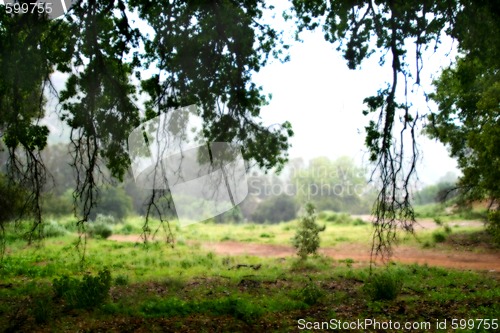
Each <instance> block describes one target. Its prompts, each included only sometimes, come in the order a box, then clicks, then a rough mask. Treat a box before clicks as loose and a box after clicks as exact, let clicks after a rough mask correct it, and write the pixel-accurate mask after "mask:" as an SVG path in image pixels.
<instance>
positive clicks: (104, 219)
mask: <svg viewBox="0 0 500 333" xmlns="http://www.w3.org/2000/svg"><path fill="white" fill-rule="evenodd" d="M118 222H119V221H118V220H117V219H115V217H114V216H113V215H105V214H97V216H96V218H95V220H94V223H102V224H107V225H112V224H117V223H118Z"/></svg>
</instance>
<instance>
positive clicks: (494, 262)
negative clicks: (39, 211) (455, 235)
mask: <svg viewBox="0 0 500 333" xmlns="http://www.w3.org/2000/svg"><path fill="white" fill-rule="evenodd" d="M108 239H110V240H115V241H121V242H141V241H142V239H141V237H140V236H139V235H113V236H111V237H110V238H108ZM188 243H191V244H194V243H195V242H188ZM199 244H200V245H201V247H202V248H204V249H206V250H208V251H213V252H214V253H216V254H220V255H231V256H238V255H252V256H260V257H279V258H283V257H290V256H294V255H295V250H294V248H292V247H291V246H286V245H274V244H258V243H243V242H236V241H225V242H200V243H199ZM370 249H371V248H370V244H352V243H345V244H339V245H337V246H334V247H328V248H322V249H320V253H322V254H324V255H327V256H329V257H331V258H333V259H336V260H343V259H352V260H354V261H355V262H357V263H359V264H363V263H366V264H368V263H369V262H370ZM393 260H394V261H396V262H401V263H405V264H414V263H416V264H428V265H430V266H440V267H448V268H457V269H470V270H488V271H495V272H500V252H498V251H491V252H487V253H474V252H470V251H463V250H454V251H452V250H442V249H421V248H417V247H413V246H398V247H396V248H395V249H394V257H393Z"/></svg>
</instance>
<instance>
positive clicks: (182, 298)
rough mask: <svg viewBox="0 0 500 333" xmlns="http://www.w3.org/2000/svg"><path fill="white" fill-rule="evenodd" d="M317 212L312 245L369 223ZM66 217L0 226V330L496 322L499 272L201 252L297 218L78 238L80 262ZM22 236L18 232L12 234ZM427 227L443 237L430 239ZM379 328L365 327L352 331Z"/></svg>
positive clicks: (417, 242)
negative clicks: (47, 226)
mask: <svg viewBox="0 0 500 333" xmlns="http://www.w3.org/2000/svg"><path fill="white" fill-rule="evenodd" d="M320 217H321V218H322V219H321V220H320V221H319V223H320V224H326V226H327V228H326V231H325V232H323V233H322V234H321V239H322V242H321V246H322V247H332V246H339V245H342V244H351V245H352V244H357V243H359V244H365V243H366V242H369V241H370V240H371V231H372V226H371V224H369V223H366V222H363V221H362V220H360V219H356V218H350V217H349V216H345V215H342V216H340V215H339V216H336V217H332V216H330V215H328V214H326V215H323V216H320ZM72 222H74V221H73V219H72V218H64V219H59V220H57V221H53V222H52V224H53V225H52V227H51V228H53V229H54V230H55V229H57V228H58V227H60V228H61V230H62V231H61V232H60V233H57V232H53V234H52V236H53V237H49V238H46V239H45V240H44V241H42V242H41V243H37V244H33V245H31V246H28V245H27V244H26V242H25V241H24V240H22V239H20V238H21V237H19V236H15V235H16V234H15V233H13V232H12V230H7V233H8V234H7V248H6V255H5V258H4V259H3V261H2V264H1V268H0V281H1V282H0V330H2V331H10V332H14V331H23V332H31V331H41V332H65V331H67V332H74V331H85V332H103V331H114V332H150V331H157V332H163V331H176V332H180V331H182V332H215V331H226V332H240V331H241V332H264V331H266V332H267V331H276V332H289V331H302V329H303V330H304V331H307V328H309V329H311V330H312V329H313V328H314V322H317V323H318V324H317V325H322V324H321V322H328V324H331V326H329V328H332V329H333V328H335V327H337V328H338V325H341V324H339V321H344V322H350V321H356V320H358V319H359V320H362V321H363V323H364V320H365V319H368V320H372V323H373V322H374V321H375V322H378V323H379V325H384V324H385V325H387V323H388V322H389V321H392V323H395V322H398V323H400V325H404V324H405V323H410V324H411V325H420V328H421V329H416V330H415V331H422V332H423V331H436V330H437V324H436V323H437V322H440V323H441V324H442V323H444V320H445V319H446V320H447V321H446V325H447V327H446V329H445V330H442V331H456V332H468V331H471V332H487V331H496V330H494V329H493V328H494V323H497V321H498V320H499V319H500V302H499V300H500V286H499V278H500V276H499V275H498V272H489V271H464V270H454V269H444V268H440V267H432V266H427V265H416V264H408V265H403V264H398V263H392V264H390V265H389V266H388V267H385V266H382V265H378V266H376V267H375V268H374V271H373V274H372V275H370V272H369V267H368V266H367V265H356V262H355V260H350V259H349V258H345V259H333V258H331V257H328V256H325V255H319V256H315V257H311V258H309V259H307V260H306V261H301V260H299V259H298V257H296V256H285V257H273V256H249V255H220V254H217V253H215V252H212V251H209V250H207V249H206V248H204V247H203V244H204V242H216V243H219V242H220V243H224V242H227V241H231V242H242V243H258V244H275V245H280V246H281V245H283V246H284V245H289V244H290V238H291V237H292V236H293V234H294V232H295V229H296V226H297V222H296V221H295V222H288V223H281V224H277V225H256V224H238V225H236V224H234V225H220V224H213V223H200V224H194V225H191V226H188V227H185V228H179V227H177V226H175V225H173V226H172V228H173V230H174V232H175V234H176V238H177V243H176V246H175V247H174V248H172V247H171V246H170V245H168V244H166V243H165V242H163V241H159V242H151V243H149V244H148V246H145V245H144V244H142V243H139V242H117V241H112V240H105V239H89V240H88V243H87V247H86V261H85V263H84V264H83V266H82V262H81V261H80V253H79V252H78V251H77V250H76V248H75V244H76V242H77V240H78V237H77V234H76V233H75V229H74V227H73V224H72ZM141 223H142V220H141V219H140V218H137V217H136V218H130V219H128V220H127V221H125V223H120V224H115V225H113V226H112V228H113V232H114V235H116V234H124V235H125V234H128V235H137V234H138V233H140V232H141V231H142V229H141ZM56 225H57V226H56ZM156 227H158V225H155V224H154V223H153V224H152V225H151V228H152V229H153V230H154V229H155V228H156ZM480 230H481V228H480V227H458V228H453V227H452V228H451V231H449V230H448V229H445V226H439V227H438V228H437V229H433V230H428V231H419V232H418V233H417V238H414V237H406V238H404V240H403V244H405V245H406V246H409V247H412V246H413V247H415V248H422V247H426V246H427V247H430V248H431V249H432V251H444V250H447V249H448V250H449V249H453V248H454V247H456V246H457V244H456V243H450V242H448V240H451V239H458V238H460V237H458V236H461V237H462V238H464V239H468V240H470V239H471V237H472V236H471V235H477V234H480ZM22 232H23V229H22V226H21V227H20V230H18V233H17V234H22ZM436 232H442V233H443V234H444V238H445V239H444V240H442V239H440V238H439V237H436V236H434V235H435V234H436ZM464 235H465V236H464ZM467 235H468V236H467ZM469 236H471V237H469ZM157 238H158V239H160V240H161V239H162V237H161V235H159V236H158V237H157ZM472 238H473V237H472ZM479 248H480V247H479ZM462 250H463V251H468V252H470V251H469V250H470V249H467V248H465V249H461V251H462ZM478 251H479V253H477V255H478V256H480V255H482V254H481V250H478ZM484 251H489V252H493V253H498V252H495V251H497V250H496V249H487V250H484ZM490 254H491V253H490ZM104 269H107V271H104ZM106 272H109V273H110V276H108V275H107V273H106ZM99 274H100V275H99ZM64 276H66V278H64ZM107 287H109V291H108V289H107ZM101 296H102V297H101ZM453 319H458V320H460V319H462V320H469V319H488V320H489V321H482V322H479V321H476V322H472V321H462V322H460V321H453ZM452 322H453V323H455V324H456V327H453V328H457V329H456V330H452V326H451V325H452ZM427 323H428V324H427ZM323 325H326V324H323ZM335 325H337V326H335ZM425 325H430V326H429V327H425ZM479 325H482V326H481V327H478V326H479ZM497 325H498V323H497ZM488 326H489V329H487V327H488ZM322 327H323V328H326V326H322ZM415 327H416V326H415ZM357 328H359V327H357ZM386 328H387V327H385V328H384V327H383V326H373V325H371V326H364V327H361V328H360V329H359V330H353V331H388V330H387V329H386ZM393 328H394V327H393ZM402 330H403V329H394V331H402ZM339 331H342V330H339Z"/></svg>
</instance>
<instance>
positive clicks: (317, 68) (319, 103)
mask: <svg viewBox="0 0 500 333" xmlns="http://www.w3.org/2000/svg"><path fill="white" fill-rule="evenodd" d="M275 20H276V21H280V22H279V24H280V25H281V24H283V25H285V26H286V24H285V23H283V22H282V20H281V19H280V18H279V17H278V15H277V16H276V18H275ZM290 30H291V28H290V27H288V28H285V31H290ZM300 37H301V39H302V41H303V43H299V42H294V41H292V42H291V48H290V50H289V51H290V52H289V54H290V57H291V60H290V61H289V62H287V63H284V64H282V63H280V62H279V61H274V62H272V63H271V64H268V65H267V66H266V67H265V68H263V69H262V70H261V71H260V72H259V73H257V74H256V75H254V79H255V82H256V83H258V84H259V85H262V86H263V88H264V91H265V92H266V93H271V94H272V100H271V102H270V104H269V105H268V106H266V107H264V108H263V110H262V113H261V115H262V118H263V120H264V122H265V123H266V124H273V123H282V122H283V121H285V120H288V121H290V122H291V124H292V127H293V130H294V132H295V135H294V137H293V138H292V139H291V143H292V148H291V149H290V151H289V153H290V158H296V157H302V158H304V159H305V160H309V159H311V158H314V157H318V156H326V157H329V158H331V159H336V158H338V157H340V156H344V155H346V156H351V157H353V158H355V160H356V161H357V162H358V163H360V164H365V165H366V161H367V160H368V154H367V153H366V152H367V149H366V148H365V146H364V137H365V136H364V135H365V134H364V127H365V126H366V125H367V124H368V120H369V118H367V117H365V116H363V114H362V110H364V109H365V106H364V104H363V99H364V98H365V97H368V96H372V95H375V93H376V92H377V90H378V89H380V88H383V87H385V83H386V82H388V81H390V80H391V79H392V69H391V67H390V65H391V64H390V56H388V57H387V61H386V64H385V66H384V67H381V66H380V65H379V63H378V60H379V55H378V54H374V55H372V57H371V58H370V59H368V61H365V62H364V63H362V66H361V69H359V70H349V69H348V67H347V62H346V60H345V59H344V58H343V57H342V54H341V52H340V51H337V50H336V46H337V45H333V44H331V43H328V42H326V41H325V40H324V37H323V33H322V31H321V30H320V29H318V30H317V31H314V32H311V31H306V32H303V33H302V34H301V35H300ZM450 50H451V51H452V52H451V55H448V54H447V53H450ZM410 52H414V49H413V50H412V51H410ZM455 55H456V51H455V48H454V46H453V43H452V41H451V40H450V39H447V38H443V44H442V45H441V46H440V48H439V50H438V52H437V53H434V52H431V51H429V52H426V53H425V54H424V68H423V70H422V72H421V76H422V77H421V81H422V86H421V87H415V89H416V90H417V91H416V94H415V96H413V97H412V99H411V100H410V102H411V103H413V104H414V105H415V106H416V107H418V110H419V113H420V114H423V113H428V112H429V109H428V107H429V106H428V105H427V103H426V102H425V99H424V97H423V94H422V92H423V91H426V92H427V93H428V92H430V91H432V86H431V81H432V77H433V76H437V75H438V74H439V73H440V68H442V67H447V66H448V65H449V64H450V62H451V60H452V59H454V57H455ZM409 61H410V64H414V63H415V62H414V61H413V60H411V57H410V60H409ZM413 69H414V68H413ZM403 83H404V82H403V81H402V80H401V79H400V80H399V85H400V86H403ZM409 88H411V87H409ZM402 92H403V90H402V91H401V93H402ZM400 97H402V94H401V96H400ZM431 108H433V110H436V108H435V105H433V106H431ZM418 142H419V144H420V150H421V160H420V163H419V165H418V169H417V172H418V176H419V181H420V185H423V184H430V183H434V182H436V181H438V180H439V178H441V177H442V176H444V175H445V174H446V173H447V172H448V171H454V172H456V173H457V174H459V171H458V170H457V168H456V167H457V164H456V161H455V160H454V159H452V158H450V157H449V155H448V152H447V150H446V148H445V147H444V146H443V145H442V144H441V143H439V142H435V141H433V140H429V139H428V138H427V137H424V136H420V137H419V138H418Z"/></svg>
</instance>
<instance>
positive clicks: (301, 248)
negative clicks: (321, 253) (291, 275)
mask: <svg viewBox="0 0 500 333" xmlns="http://www.w3.org/2000/svg"><path fill="white" fill-rule="evenodd" d="M314 210H315V209H314V206H313V205H312V204H310V203H309V204H307V205H306V215H305V216H304V217H302V219H301V221H300V224H299V228H298V229H297V232H296V234H295V237H294V238H293V239H292V244H293V246H294V247H295V248H296V249H297V254H298V255H299V256H300V257H301V258H302V259H306V258H307V256H308V255H309V254H316V252H317V251H318V248H319V233H320V232H321V231H324V230H325V226H322V227H321V226H319V225H318V224H317V223H316V215H315V213H314Z"/></svg>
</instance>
